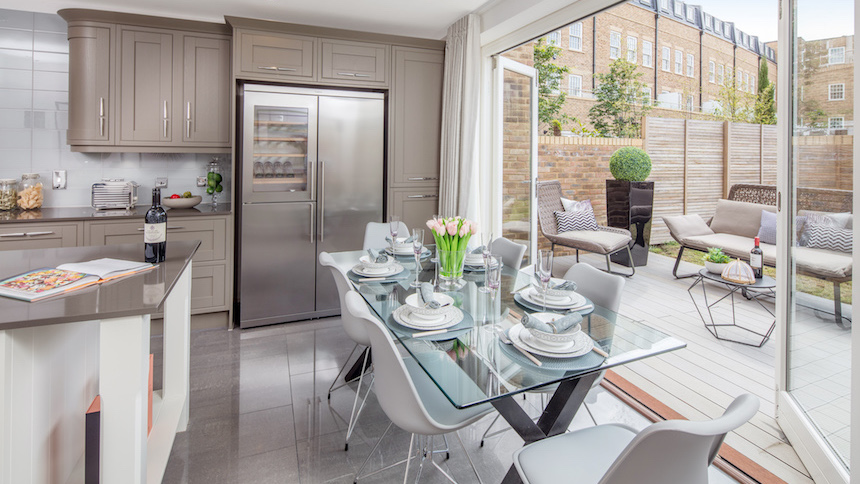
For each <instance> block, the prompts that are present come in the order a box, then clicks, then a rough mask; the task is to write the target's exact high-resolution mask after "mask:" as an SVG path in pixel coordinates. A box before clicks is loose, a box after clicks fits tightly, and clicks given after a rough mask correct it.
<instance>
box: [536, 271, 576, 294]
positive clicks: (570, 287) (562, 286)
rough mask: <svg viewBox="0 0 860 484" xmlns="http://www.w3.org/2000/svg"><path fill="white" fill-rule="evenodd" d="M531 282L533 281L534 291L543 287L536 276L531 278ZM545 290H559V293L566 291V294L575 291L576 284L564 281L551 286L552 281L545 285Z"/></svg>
mask: <svg viewBox="0 0 860 484" xmlns="http://www.w3.org/2000/svg"><path fill="white" fill-rule="evenodd" d="M532 281H533V283H534V286H535V288H536V289H540V288H542V287H543V286H542V285H541V282H540V279H538V276H537V275H535V276H533V277H532ZM546 288H547V289H556V290H559V291H568V292H570V291H575V290H576V283H575V282H573V281H564V282H559V283H555V284H553V282H552V281H550V282H549V284H547V286H546Z"/></svg>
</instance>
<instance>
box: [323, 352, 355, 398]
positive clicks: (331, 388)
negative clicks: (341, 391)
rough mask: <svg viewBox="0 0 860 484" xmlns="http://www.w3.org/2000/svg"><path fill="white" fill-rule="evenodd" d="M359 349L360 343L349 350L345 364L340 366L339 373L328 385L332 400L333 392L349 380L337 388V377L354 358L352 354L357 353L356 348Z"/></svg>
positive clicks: (329, 395) (329, 396)
mask: <svg viewBox="0 0 860 484" xmlns="http://www.w3.org/2000/svg"><path fill="white" fill-rule="evenodd" d="M357 349H358V343H356V344H355V346H353V347H352V351H350V352H349V356H347V357H346V361H344V362H343V366H341V367H340V370H339V371H338V372H337V375H335V376H334V380H333V381H332V382H331V386H330V387H328V399H329V400H331V392H333V391H335V390H337V389H338V388H340V387H342V386H344V385H346V383H347V382H343V383H341V384H340V385H338V386H337V388H335V384H336V383H337V379H338V378H339V377H340V374H341V373H343V370H345V369H346V365H348V364H349V360H351V359H352V355H354V354H355V350H357Z"/></svg>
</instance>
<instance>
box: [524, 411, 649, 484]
mask: <svg viewBox="0 0 860 484" xmlns="http://www.w3.org/2000/svg"><path fill="white" fill-rule="evenodd" d="M634 437H636V432H634V431H633V430H632V429H630V428H628V427H624V426H622V425H617V424H610V425H598V426H597V427H589V428H587V429H583V430H577V431H576V432H570V433H567V434H561V435H558V436H556V437H552V438H549V439H545V440H541V441H539V442H535V443H534V444H531V445H528V446H526V447H523V448H522V449H520V450H519V451H517V452H516V453H514V465H515V466H516V468H517V471H518V472H519V473H520V476H521V477H522V479H523V482H524V483H525V484H558V483H563V482H576V483H577V484H597V483H598V482H600V479H601V478H602V477H603V475H604V474H605V473H606V471H607V470H609V467H610V466H611V465H612V463H613V462H615V459H616V458H617V457H618V456H619V455H620V454H621V452H622V451H623V450H624V448H625V447H627V444H629V443H630V441H631V440H633V438H634Z"/></svg>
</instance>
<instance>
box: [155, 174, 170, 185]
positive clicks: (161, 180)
mask: <svg viewBox="0 0 860 484" xmlns="http://www.w3.org/2000/svg"><path fill="white" fill-rule="evenodd" d="M155 188H167V177H166V176H165V177H161V176H160V177H157V178H156V179H155Z"/></svg>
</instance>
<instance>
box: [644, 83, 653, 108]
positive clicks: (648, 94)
mask: <svg viewBox="0 0 860 484" xmlns="http://www.w3.org/2000/svg"><path fill="white" fill-rule="evenodd" d="M642 95H643V97H644V98H645V99H644V101H645V104H646V105H650V104H651V100H652V99H653V96H652V94H651V88H650V87H643V88H642Z"/></svg>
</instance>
